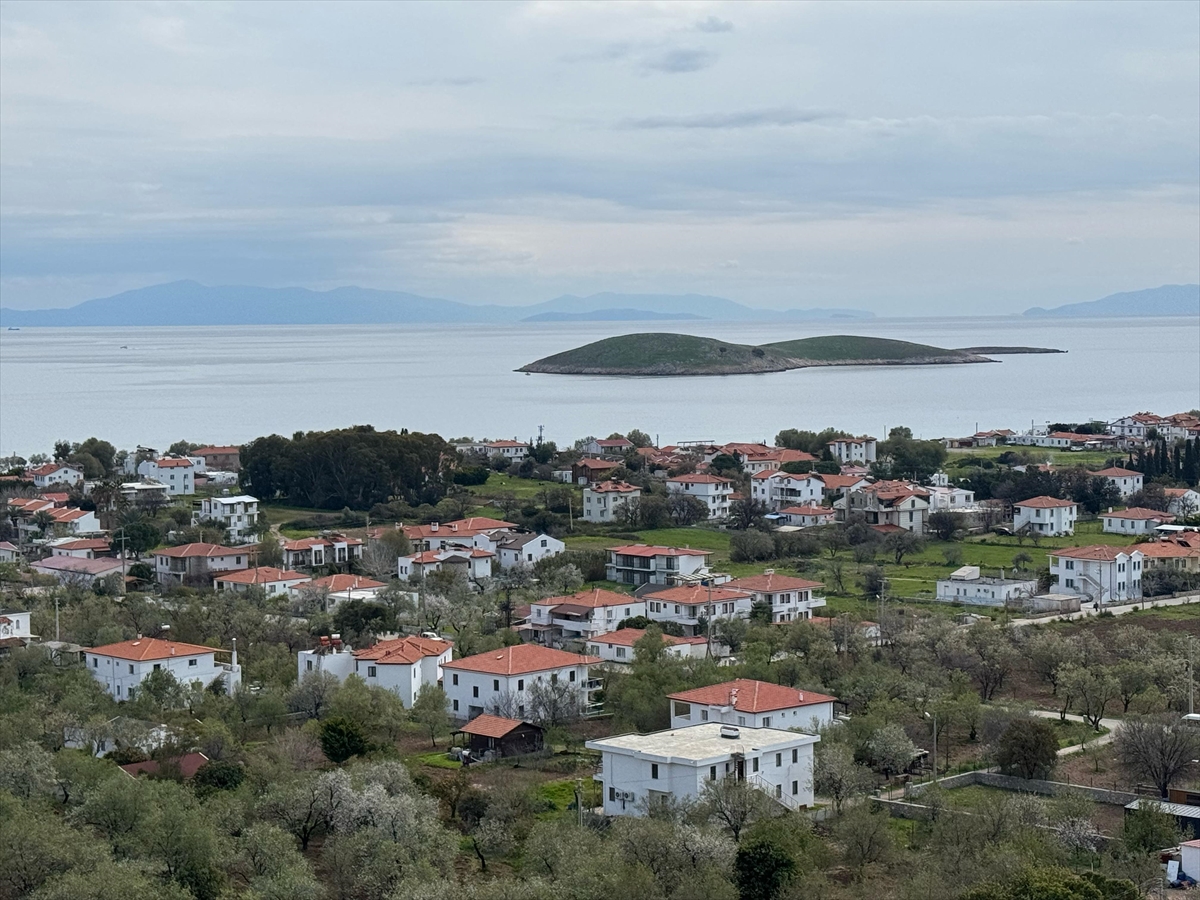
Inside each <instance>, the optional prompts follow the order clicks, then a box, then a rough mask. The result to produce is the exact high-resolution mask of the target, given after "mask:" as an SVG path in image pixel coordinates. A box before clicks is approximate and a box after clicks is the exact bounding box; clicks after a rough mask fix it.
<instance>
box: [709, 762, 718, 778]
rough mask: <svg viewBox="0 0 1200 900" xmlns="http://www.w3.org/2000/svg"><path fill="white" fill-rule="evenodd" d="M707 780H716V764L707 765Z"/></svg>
mask: <svg viewBox="0 0 1200 900" xmlns="http://www.w3.org/2000/svg"><path fill="white" fill-rule="evenodd" d="M708 780H709V781H716V780H717V767H716V766H709V767H708Z"/></svg>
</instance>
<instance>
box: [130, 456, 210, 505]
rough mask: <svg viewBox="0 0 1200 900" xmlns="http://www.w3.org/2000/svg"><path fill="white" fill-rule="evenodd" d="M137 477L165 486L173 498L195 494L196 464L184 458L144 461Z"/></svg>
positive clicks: (138, 468)
mask: <svg viewBox="0 0 1200 900" xmlns="http://www.w3.org/2000/svg"><path fill="white" fill-rule="evenodd" d="M137 472H138V475H140V476H141V477H142V478H148V479H151V480H153V481H157V482H160V483H162V484H165V485H166V486H167V492H168V493H170V494H171V496H173V497H178V496H182V495H184V494H194V493H196V464H195V463H193V462H192V461H191V460H190V459H188V458H187V457H184V456H161V457H159V458H158V459H147V460H144V461H143V462H142V463H141V464H140V465H139V466H138V467H137Z"/></svg>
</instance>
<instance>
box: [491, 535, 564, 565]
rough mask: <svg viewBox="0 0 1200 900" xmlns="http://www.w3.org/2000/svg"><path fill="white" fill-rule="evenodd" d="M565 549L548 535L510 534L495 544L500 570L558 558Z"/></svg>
mask: <svg viewBox="0 0 1200 900" xmlns="http://www.w3.org/2000/svg"><path fill="white" fill-rule="evenodd" d="M566 549H567V545H566V544H564V543H563V542H562V541H560V540H559V539H558V538H555V537H550V535H548V534H533V533H530V534H510V535H508V536H506V537H501V538H500V540H499V541H498V542H497V543H496V554H497V555H498V556H499V558H500V568H501V570H504V569H511V568H513V567H514V566H518V565H522V564H524V565H527V566H532V565H533V564H534V563H535V562H537V561H538V560H539V559H545V558H546V557H548V556H558V554H560V553H562V552H563V551H564V550H566Z"/></svg>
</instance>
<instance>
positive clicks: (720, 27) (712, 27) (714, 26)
mask: <svg viewBox="0 0 1200 900" xmlns="http://www.w3.org/2000/svg"><path fill="white" fill-rule="evenodd" d="M696 30H697V31H704V32H707V33H708V34H717V33H718V32H722V31H733V23H732V22H730V21H729V20H728V19H718V18H717V17H716V16H709V17H708V18H707V19H701V20H700V21H699V22H697V23H696Z"/></svg>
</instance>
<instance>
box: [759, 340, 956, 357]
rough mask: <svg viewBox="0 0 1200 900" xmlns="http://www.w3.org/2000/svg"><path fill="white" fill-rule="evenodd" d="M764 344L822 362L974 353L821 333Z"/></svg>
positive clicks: (785, 354) (780, 351) (926, 345)
mask: <svg viewBox="0 0 1200 900" xmlns="http://www.w3.org/2000/svg"><path fill="white" fill-rule="evenodd" d="M763 347H764V349H766V350H774V351H775V352H776V353H779V354H780V355H782V356H790V357H792V358H793V359H812V360H818V361H820V362H847V361H851V360H858V359H871V360H874V359H888V360H910V359H920V358H922V357H930V356H970V355H971V354H968V353H961V352H960V351H958V350H946V349H943V348H941V347H931V346H930V345H929V344H914V343H911V342H910V341H894V340H891V339H889V338H878V337H860V336H858V335H854V334H829V335H821V336H820V337H808V338H800V339H799V340H795V341H779V342H778V343H774V344H764V345H763Z"/></svg>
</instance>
